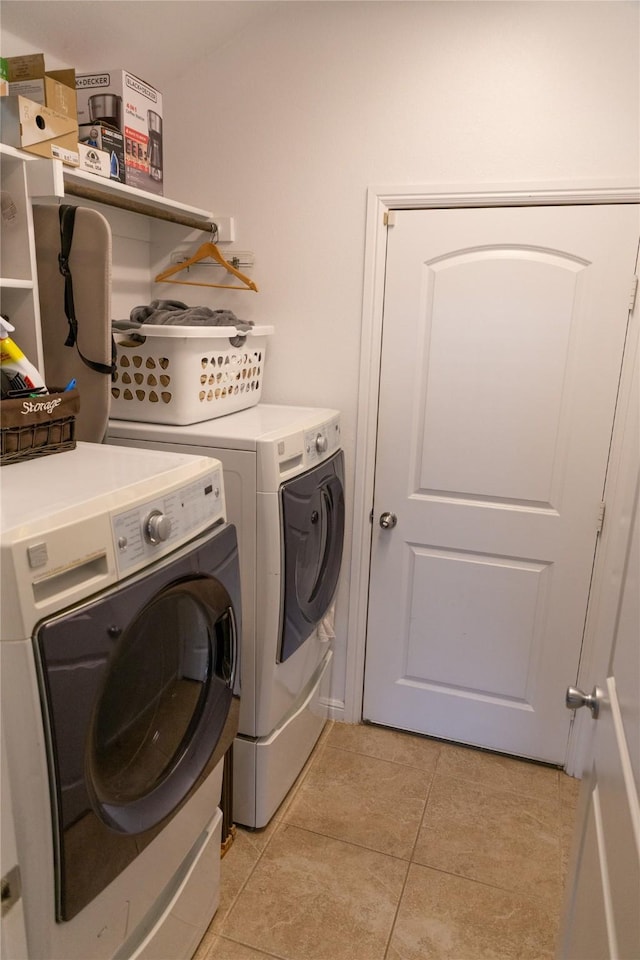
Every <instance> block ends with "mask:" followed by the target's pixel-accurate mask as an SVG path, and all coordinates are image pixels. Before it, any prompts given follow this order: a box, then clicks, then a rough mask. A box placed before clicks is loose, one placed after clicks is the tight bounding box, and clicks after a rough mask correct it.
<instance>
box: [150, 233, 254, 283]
mask: <svg viewBox="0 0 640 960" xmlns="http://www.w3.org/2000/svg"><path fill="white" fill-rule="evenodd" d="M208 257H211V258H212V259H213V260H216V261H217V262H218V263H219V264H220V266H222V267H224V268H225V270H227V271H228V273H231V274H233V276H234V277H237V279H238V280H241V281H242V286H238V285H236V284H227V283H204V282H203V281H201V280H170V279H169V278H170V277H173V276H174V274H176V273H180V272H181V271H182V270H186V269H187V268H188V267H191V266H192V265H193V264H194V263H200V262H201V261H202V260H206V259H207V258H208ZM156 283H184V284H187V285H188V286H192V287H222V289H223V290H255V292H256V293H257V292H258V288H257V286H256V285H255V283H254V282H253V280H250V279H249V277H246V276H245V275H244V273H240V271H239V270H236V268H235V267H234V266H233V265H232V264H231V263H229V262H228V261H227V260H225V258H224V257H223V256H222V254H221V253H220V251H219V250H218V248H217V247H216V245H215V243H212V242H211V241H207V243H203V244H202V246H200V247H199V248H198V249H197V250H196V252H195V253H194V255H193V256H192V257H189V259H188V260H183V261H182V263H176V264H174V265H173V266H172V267H169V268H168V269H167V270H163V271H162V273H159V274H158V276H157V277H156Z"/></svg>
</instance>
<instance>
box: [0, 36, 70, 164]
mask: <svg viewBox="0 0 640 960" xmlns="http://www.w3.org/2000/svg"><path fill="white" fill-rule="evenodd" d="M3 73H4V74H5V78H6V83H5V90H4V91H3V92H4V93H6V96H3V97H2V98H1V99H0V110H1V111H2V140H3V143H8V144H9V145H10V146H13V147H20V148H21V149H22V150H27V151H28V152H29V153H36V154H38V156H40V157H55V158H56V159H58V160H62V161H64V163H67V164H70V165H71V166H74V167H77V166H78V165H79V163H80V157H79V153H78V115H77V110H76V90H75V73H74V71H73V70H51V71H48V72H47V71H45V68H44V56H43V54H41V53H36V54H32V55H30V56H26V57H9V58H8V59H7V60H5V61H4V62H3Z"/></svg>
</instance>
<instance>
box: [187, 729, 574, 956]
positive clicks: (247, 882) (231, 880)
mask: <svg viewBox="0 0 640 960" xmlns="http://www.w3.org/2000/svg"><path fill="white" fill-rule="evenodd" d="M578 786H579V782H578V781H577V780H573V779H571V778H570V777H567V776H565V774H563V773H562V772H560V771H558V770H554V769H551V768H548V767H543V766H538V765H536V764H532V763H527V762H525V761H519V760H513V759H510V758H507V757H500V756H496V755H494V754H489V753H484V752H481V751H477V750H471V749H467V748H465V747H459V746H454V745H451V744H444V743H439V742H437V741H434V740H429V739H426V738H424V737H418V736H413V735H411V734H405V733H400V732H397V731H393V730H387V729H383V728H380V727H373V726H365V725H360V726H354V725H350V724H343V723H329V724H327V726H326V728H325V730H324V731H323V734H322V736H321V738H320V740H319V742H318V744H317V746H316V748H315V750H314V752H313V754H312V756H311V757H310V759H309V762H308V763H307V765H306V767H305V769H304V770H303V771H302V773H301V775H300V777H299V779H298V781H297V782H296V784H294V786H293V788H292V790H291V792H290V794H289V795H288V796H287V798H286V799H285V801H284V803H283V804H282V806H281V807H280V809H279V810H278V811H277V813H276V815H275V817H274V819H273V820H272V821H271V823H270V824H269V825H268V826H267V827H265V828H264V830H257V831H250V830H244V829H241V828H238V833H237V836H236V839H235V842H234V843H233V844H232V846H231V847H230V849H229V851H228V852H227V855H226V856H225V857H224V859H223V860H222V887H221V900H220V907H219V909H218V912H217V914H216V916H215V917H214V919H213V922H212V923H211V925H210V927H209V929H208V931H207V933H206V934H205V936H204V938H203V940H202V942H201V944H200V947H199V949H198V952H197V953H196V956H195V958H194V960H269V958H278V960H485V958H487V960H488V958H492V960H551V958H553V956H554V950H555V941H556V938H557V932H558V922H559V917H560V911H561V909H562V892H563V886H564V881H565V877H566V870H567V861H568V851H569V845H570V840H571V833H572V827H573V821H574V818H575V809H576V802H577V796H578Z"/></svg>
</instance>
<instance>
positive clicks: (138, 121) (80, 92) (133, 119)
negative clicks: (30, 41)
mask: <svg viewBox="0 0 640 960" xmlns="http://www.w3.org/2000/svg"><path fill="white" fill-rule="evenodd" d="M0 109H1V112H2V113H1V120H2V140H3V142H4V143H8V144H10V145H11V146H15V147H19V148H20V149H22V150H27V151H29V152H30V153H36V154H38V155H39V156H43V157H55V158H57V159H60V160H62V161H63V162H64V163H67V164H70V165H71V166H76V167H80V169H82V170H86V171H88V172H90V173H94V174H96V175H98V176H101V177H109V178H110V179H112V180H118V181H120V182H121V183H126V184H127V185H128V186H131V187H136V188H137V189H139V190H145V191H149V192H151V193H156V194H160V195H162V193H163V158H162V94H160V93H159V92H158V91H157V90H156V89H155V88H154V87H152V86H150V84H148V83H145V82H144V81H143V80H140V79H139V78H138V77H136V76H134V75H133V74H131V73H128V72H127V71H126V70H105V71H102V72H100V73H91V74H80V75H76V73H75V71H74V70H53V71H45V66H44V55H43V54H33V55H30V56H25V57H9V58H8V59H6V60H0Z"/></svg>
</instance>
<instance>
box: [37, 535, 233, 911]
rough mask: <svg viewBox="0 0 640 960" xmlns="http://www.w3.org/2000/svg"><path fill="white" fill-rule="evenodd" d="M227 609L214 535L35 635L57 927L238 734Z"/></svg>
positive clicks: (221, 539)
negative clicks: (43, 712) (52, 834)
mask: <svg viewBox="0 0 640 960" xmlns="http://www.w3.org/2000/svg"><path fill="white" fill-rule="evenodd" d="M239 609H240V590H239V568H238V557H237V547H236V535H235V528H234V527H232V526H227V527H226V528H224V529H223V530H221V531H218V532H217V533H216V534H214V535H213V536H211V535H207V536H204V537H202V538H200V539H199V540H198V541H196V542H195V544H190V545H189V546H188V547H187V548H184V549H183V551H181V552H180V553H179V554H178V555H175V556H174V557H172V559H171V561H169V562H167V563H165V564H164V565H160V566H159V567H158V568H156V570H155V572H154V573H150V574H147V575H146V576H143V575H140V576H138V577H133V578H131V579H130V580H128V581H126V582H125V583H123V584H121V585H120V586H119V587H116V588H114V589H112V590H110V591H108V592H106V593H104V594H102V595H101V596H100V597H98V598H96V599H95V600H93V601H92V602H88V603H85V604H82V605H79V606H78V607H76V608H74V609H72V610H70V611H68V612H67V613H65V614H64V615H61V616H59V617H56V618H54V619H52V620H49V621H46V622H45V623H43V624H42V625H41V626H40V628H39V629H38V631H37V633H36V638H35V639H36V650H37V654H38V661H39V668H40V678H41V684H42V690H43V701H44V702H45V704H46V708H47V709H46V722H47V732H48V747H49V774H50V778H51V786H52V796H53V798H54V820H55V823H54V827H55V834H56V835H55V844H54V847H55V850H56V886H57V900H58V902H57V918H58V919H59V920H69V919H71V917H73V916H74V915H75V914H76V913H78V911H79V910H80V909H82V907H83V906H85V905H86V904H87V903H89V902H90V901H91V900H92V899H93V898H94V897H95V896H97V894H98V893H100V891H101V890H102V889H104V887H105V886H107V884H108V883H110V882H111V881H112V880H113V879H114V878H115V877H116V876H117V875H118V873H120V872H121V871H122V870H123V869H124V868H125V867H126V866H127V865H128V863H129V862H130V861H131V860H133V859H134V858H135V857H136V856H137V855H138V854H139V853H140V852H141V851H142V850H143V849H144V848H145V846H147V844H148V843H150V842H151V840H152V839H153V838H154V837H155V836H156V834H157V832H158V830H159V829H160V828H161V827H162V825H163V824H164V823H165V822H166V821H167V820H168V819H169V818H171V817H172V816H173V815H174V814H175V813H176V812H177V811H178V809H179V808H180V807H181V806H182V804H183V803H184V802H185V801H186V799H187V798H188V797H189V796H190V795H191V794H192V793H193V792H194V791H195V790H196V788H197V787H198V786H199V785H200V784H201V783H202V782H203V780H204V778H205V777H206V776H207V775H208V774H209V773H210V772H211V771H212V770H213V768H214V766H215V765H216V764H217V763H218V762H219V761H220V760H222V758H223V756H224V753H225V751H226V750H227V749H228V747H229V746H230V744H231V742H232V740H233V737H234V736H235V733H236V731H237V723H238V712H239V699H238V697H237V695H236V693H237V689H236V687H237V683H236V680H237V673H238V659H237V655H238V643H239V637H238V634H237V629H236V618H235V610H238V611H239Z"/></svg>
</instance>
